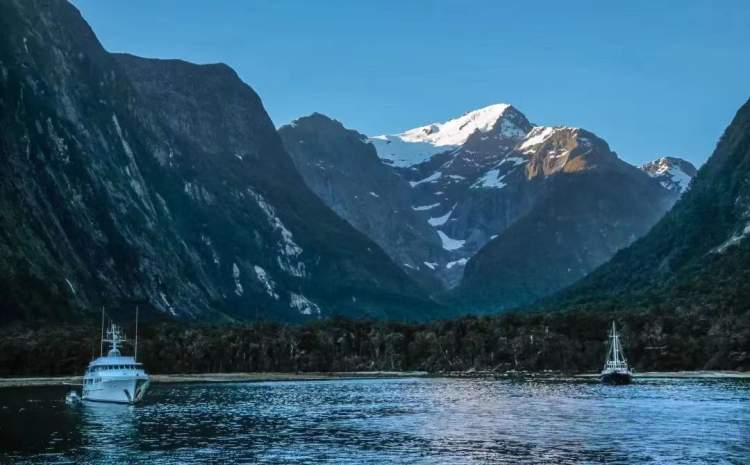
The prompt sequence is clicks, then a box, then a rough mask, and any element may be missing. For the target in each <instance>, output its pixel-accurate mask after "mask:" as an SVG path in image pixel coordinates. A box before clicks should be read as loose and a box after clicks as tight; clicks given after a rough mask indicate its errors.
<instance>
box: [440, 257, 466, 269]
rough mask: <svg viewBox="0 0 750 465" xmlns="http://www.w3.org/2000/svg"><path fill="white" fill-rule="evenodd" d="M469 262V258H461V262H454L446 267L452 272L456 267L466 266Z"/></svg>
mask: <svg viewBox="0 0 750 465" xmlns="http://www.w3.org/2000/svg"><path fill="white" fill-rule="evenodd" d="M468 261H469V259H468V258H461V259H459V260H454V261H452V262H448V263H446V264H445V267H446V268H447V269H449V270H450V269H451V268H453V267H454V266H466V262H468Z"/></svg>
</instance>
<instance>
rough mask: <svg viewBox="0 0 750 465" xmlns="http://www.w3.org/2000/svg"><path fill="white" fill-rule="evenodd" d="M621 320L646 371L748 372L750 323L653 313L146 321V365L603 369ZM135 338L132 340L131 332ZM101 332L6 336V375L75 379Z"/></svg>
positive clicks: (180, 368)
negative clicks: (419, 320) (413, 320)
mask: <svg viewBox="0 0 750 465" xmlns="http://www.w3.org/2000/svg"><path fill="white" fill-rule="evenodd" d="M613 319H614V320H615V321H617V323H618V325H619V326H620V328H621V330H622V334H623V341H624V343H625V347H626V355H627V356H628V358H629V359H630V361H631V363H632V365H633V366H634V367H635V368H636V370H639V371H646V370H691V369H736V370H748V369H750V313H742V314H731V313H726V314H724V315H722V316H720V317H717V316H714V317H713V318H708V317H707V316H706V315H705V312H701V311H693V312H691V311H685V310H682V311H676V310H674V309H673V308H671V307H670V308H666V307H665V308H658V307H654V308H653V309H652V310H649V311H640V312H639V311H635V312H633V311H630V312H622V313H614V314H612V313H606V312H584V311H578V312H556V313H532V314H523V313H508V314H504V315H500V316H492V317H489V316H487V317H464V318H460V319H457V320H450V321H436V322H432V323H425V324H404V323H396V322H383V321H360V320H349V319H343V318H333V319H329V320H323V321H319V322H315V323H310V324H306V325H299V326H295V325H282V324H278V323H257V324H248V325H234V326H185V325H184V324H175V323H150V324H146V325H143V326H144V327H143V328H142V329H141V331H140V341H139V352H138V353H139V360H141V361H143V362H144V363H145V364H146V366H147V368H148V370H149V371H150V372H152V373H198V372H260V371H278V372H337V371H361V370H424V371H428V372H431V373H445V372H455V371H464V372H465V371H493V372H498V373H499V372H509V371H514V370H515V371H534V372H539V371H544V370H554V371H561V372H565V373H579V372H587V371H596V370H598V369H599V368H600V366H601V364H602V361H603V359H604V355H605V351H606V347H605V343H606V340H607V330H608V328H609V326H610V324H611V321H612V320H613ZM125 327H126V329H129V331H128V332H129V333H130V334H132V332H133V330H132V327H130V328H128V326H125ZM98 329H99V328H98V327H96V326H95V325H92V326H65V325H57V326H51V325H40V326H38V327H31V326H29V325H16V326H6V327H4V328H2V329H0V375H3V376H11V375H26V376H29V375H73V374H80V373H82V372H83V370H84V368H85V366H86V364H87V363H88V362H89V360H90V359H91V357H92V356H93V355H94V354H97V353H98V351H99V339H98Z"/></svg>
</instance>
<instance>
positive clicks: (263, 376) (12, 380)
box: [0, 371, 430, 389]
mask: <svg viewBox="0 0 750 465" xmlns="http://www.w3.org/2000/svg"><path fill="white" fill-rule="evenodd" d="M428 376H430V375H429V373H427V372H426V371H352V372H334V373H278V372H257V373H170V374H159V375H150V377H151V382H152V383H157V384H170V383H171V384H185V383H243V382H245V383H249V382H257V383H261V382H268V381H277V382H284V381H329V380H349V379H396V378H422V377H428ZM82 379H83V377H82V376H38V377H0V389H2V388H10V387H31V386H66V385H70V386H80V385H81V380H82Z"/></svg>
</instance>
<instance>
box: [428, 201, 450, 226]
mask: <svg viewBox="0 0 750 465" xmlns="http://www.w3.org/2000/svg"><path fill="white" fill-rule="evenodd" d="M455 209H456V205H453V208H451V209H450V210H449V211H448V213H446V214H445V215H443V216H438V217H437V218H430V219H429V220H427V222H428V223H430V226H442V225H444V224H445V223H446V222H447V221H448V219H449V218H450V217H451V215H452V214H453V210H455Z"/></svg>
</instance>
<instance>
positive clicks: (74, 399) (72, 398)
mask: <svg viewBox="0 0 750 465" xmlns="http://www.w3.org/2000/svg"><path fill="white" fill-rule="evenodd" d="M80 402H81V397H80V396H79V395H78V393H77V392H76V391H70V392H68V394H67V395H66V396H65V403H66V404H68V405H77V404H79V403H80Z"/></svg>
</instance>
